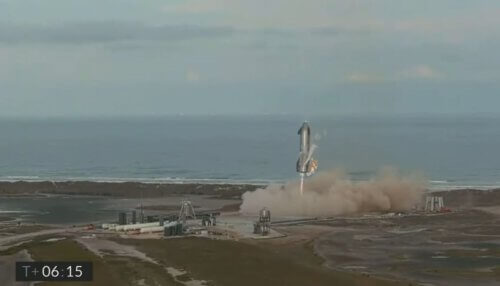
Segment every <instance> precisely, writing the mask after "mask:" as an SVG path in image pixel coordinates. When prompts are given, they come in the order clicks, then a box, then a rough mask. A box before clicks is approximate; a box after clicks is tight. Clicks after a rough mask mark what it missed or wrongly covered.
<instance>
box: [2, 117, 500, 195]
mask: <svg viewBox="0 0 500 286" xmlns="http://www.w3.org/2000/svg"><path fill="white" fill-rule="evenodd" d="M303 120H309V121H310V124H311V128H312V136H313V142H314V144H316V145H318V149H317V150H316V152H315V156H314V157H315V159H318V161H319V170H326V169H332V168H341V169H343V170H344V171H345V172H347V173H348V174H350V176H351V177H352V179H354V180H365V179H368V178H370V177H371V176H373V175H374V174H375V173H376V172H377V171H378V170H379V169H380V168H382V167H384V166H392V167H395V168H398V169H400V170H401V171H403V172H418V173H421V174H423V175H424V176H425V177H426V178H427V179H428V180H429V182H430V185H431V186H432V187H433V188H437V189H439V188H442V189H447V188H456V187H465V186H473V187H481V188H489V187H494V186H500V152H499V151H498V148H499V146H500V117H498V116H470V115H468V116H463V115H462V116H451V115H450V116H424V115H420V116H343V117H342V116H332V117H310V118H305V117H298V116H285V115H283V116H269V115H264V116H170V117H169V116H166V117H161V118H119V119H0V180H3V181H17V180H26V181H30V180H31V181H39V180H92V181H144V182H189V181H197V182H207V183H210V182H227V183H237V182H245V183H256V184H261V183H269V182H284V181H286V180H288V179H297V178H298V177H297V174H296V173H295V162H296V160H297V156H298V152H299V137H298V135H297V130H298V128H299V127H300V125H301V124H302V121H303Z"/></svg>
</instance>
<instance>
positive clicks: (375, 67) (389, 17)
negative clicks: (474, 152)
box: [0, 0, 500, 117]
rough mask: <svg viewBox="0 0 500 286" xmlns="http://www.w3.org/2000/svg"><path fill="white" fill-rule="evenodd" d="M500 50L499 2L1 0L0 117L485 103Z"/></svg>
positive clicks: (495, 92) (452, 109)
mask: <svg viewBox="0 0 500 286" xmlns="http://www.w3.org/2000/svg"><path fill="white" fill-rule="evenodd" d="M499 51H500V1H497V0H492V1H469V0H449V1H448V0H440V1H436V0H429V1H424V0H418V1H417V0H414V1H401V0H392V1H390V0H373V1H362V0H358V1H354V0H352V1H349V0H338V1H337V0H308V1H304V0H274V1H273V0H252V1H248V0H247V1H241V0H169V1H160V0H113V1H111V0H45V1H43V0H0V117H1V116H19V117H24V116H129V115H132V116H137V115H165V114H179V113H184V114H262V113H273V114H274V113H288V114H303V115H306V114H351V113H354V114H363V113H382V114H399V113H447V114H449V113H453V114H455V113H479V112H486V113H491V112H494V113H497V112H500V108H499V107H500V55H499Z"/></svg>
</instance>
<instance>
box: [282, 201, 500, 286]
mask: <svg viewBox="0 0 500 286" xmlns="http://www.w3.org/2000/svg"><path fill="white" fill-rule="evenodd" d="M314 226H315V227H320V228H319V229H317V228H310V227H309V226H308V227H305V226H302V225H300V226H286V227H279V228H278V230H279V231H281V232H286V233H288V234H289V235H290V237H295V238H301V237H308V236H309V237H314V243H313V248H314V252H315V253H316V254H317V255H319V256H320V257H321V258H323V259H324V261H325V262H324V265H325V266H326V267H328V268H331V269H335V270H342V271H351V272H356V273H369V274H378V275H384V276H386V277H394V278H397V279H408V280H411V281H418V282H420V283H427V284H426V285H464V286H465V285H499V283H500V227H499V226H500V217H499V216H496V215H494V214H491V213H486V212H483V211H479V210H473V209H471V210H461V211H456V212H451V213H444V214H433V215H408V216H401V217H399V216H387V215H382V216H367V217H363V216H362V217H351V218H337V219H333V220H330V221H324V222H315V223H314Z"/></svg>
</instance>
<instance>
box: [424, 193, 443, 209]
mask: <svg viewBox="0 0 500 286" xmlns="http://www.w3.org/2000/svg"><path fill="white" fill-rule="evenodd" d="M443 209H444V202H443V197H436V196H428V197H426V198H425V211H426V212H440V211H442V210H443Z"/></svg>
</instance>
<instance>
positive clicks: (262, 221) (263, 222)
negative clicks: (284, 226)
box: [253, 208, 271, 235]
mask: <svg viewBox="0 0 500 286" xmlns="http://www.w3.org/2000/svg"><path fill="white" fill-rule="evenodd" d="M270 231H271V211H270V210H269V209H267V208H263V209H261V210H260V212H259V220H258V221H257V222H255V223H254V225H253V233H255V234H261V235H268V234H269V232H270Z"/></svg>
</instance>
